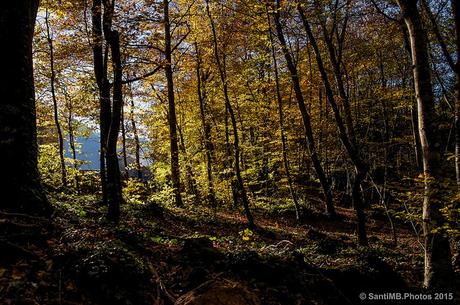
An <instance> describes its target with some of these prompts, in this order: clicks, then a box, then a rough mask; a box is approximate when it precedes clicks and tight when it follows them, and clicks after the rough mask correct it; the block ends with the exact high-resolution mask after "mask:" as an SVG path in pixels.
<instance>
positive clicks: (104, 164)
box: [92, 0, 123, 221]
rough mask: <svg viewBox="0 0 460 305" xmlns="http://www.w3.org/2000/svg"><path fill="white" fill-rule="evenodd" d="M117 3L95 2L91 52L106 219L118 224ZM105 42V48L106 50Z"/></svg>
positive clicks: (119, 103)
mask: <svg viewBox="0 0 460 305" xmlns="http://www.w3.org/2000/svg"><path fill="white" fill-rule="evenodd" d="M113 10H114V2H111V1H108V0H104V1H101V0H93V7H92V13H93V17H92V35H93V37H92V38H93V39H92V48H93V60H94V74H95V77H96V82H97V86H98V88H99V104H100V141H101V152H100V176H101V185H102V199H103V202H104V204H107V205H108V214H107V218H108V219H109V220H112V221H118V218H119V214H120V204H121V202H122V200H123V198H122V194H121V177H120V165H119V163H118V155H117V142H118V134H119V132H120V121H121V107H122V106H123V95H122V66H121V55H120V37H119V33H118V32H117V31H113V30H112V18H113ZM104 39H105V41H106V44H105V46H104V43H103V42H104ZM109 50H110V51H111V55H112V56H111V60H112V68H113V69H112V70H113V102H112V103H111V101H110V87H111V85H110V83H109V80H108V77H107V71H108V69H107V67H108V60H109Z"/></svg>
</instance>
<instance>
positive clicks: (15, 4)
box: [0, 0, 52, 216]
mask: <svg viewBox="0 0 460 305" xmlns="http://www.w3.org/2000/svg"><path fill="white" fill-rule="evenodd" d="M38 3H39V1H38V0H29V1H1V2H0V41H1V42H2V44H3V46H4V48H3V52H4V56H5V57H4V58H5V60H4V62H3V65H2V73H1V78H0V160H2V170H1V171H0V190H1V193H2V196H3V198H2V200H1V204H0V209H4V210H10V211H15V212H20V213H27V214H37V215H44V216H49V215H50V214H51V212H52V209H51V206H50V205H49V203H48V201H47V199H46V196H45V194H44V192H43V190H42V187H41V185H40V179H39V174H38V169H37V127H36V120H35V93H34V81H33V71H32V69H33V65H32V39H33V33H34V26H35V18H36V16H37V9H38Z"/></svg>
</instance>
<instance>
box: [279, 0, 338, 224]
mask: <svg viewBox="0 0 460 305" xmlns="http://www.w3.org/2000/svg"><path fill="white" fill-rule="evenodd" d="M279 5H280V4H279V1H277V6H278V8H279ZM274 17H275V18H274V19H275V27H276V32H277V34H278V39H279V41H280V44H281V49H282V50H283V54H284V57H285V59H286V62H287V66H288V69H289V72H290V74H291V81H292V85H293V87H294V93H295V96H296V99H297V103H298V106H299V109H300V113H301V115H302V122H303V127H304V133H305V139H306V141H307V146H308V152H309V154H310V159H311V161H312V163H313V167H314V168H315V171H316V175H317V177H318V179H319V181H320V183H321V187H322V189H323V193H324V198H325V200H326V212H327V213H328V214H329V215H331V216H334V215H335V208H334V203H333V200H332V191H331V186H330V183H329V180H328V179H327V177H326V174H325V173H324V169H323V167H322V165H321V161H320V160H319V157H318V152H317V150H316V145H315V139H314V136H313V130H312V127H311V119H310V114H309V113H308V110H307V108H306V106H305V102H304V97H303V94H302V89H301V86H300V80H299V74H298V71H297V68H296V66H295V65H294V61H293V60H292V57H291V54H290V52H289V50H288V47H287V43H286V39H285V37H284V33H283V29H282V27H281V22H280V13H279V11H278V10H277V12H276V13H275V14H274Z"/></svg>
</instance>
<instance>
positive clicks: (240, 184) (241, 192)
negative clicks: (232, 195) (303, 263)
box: [206, 0, 255, 228]
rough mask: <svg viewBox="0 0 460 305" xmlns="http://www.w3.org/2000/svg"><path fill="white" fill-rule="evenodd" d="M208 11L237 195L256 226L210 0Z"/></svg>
mask: <svg viewBox="0 0 460 305" xmlns="http://www.w3.org/2000/svg"><path fill="white" fill-rule="evenodd" d="M206 12H207V15H208V18H209V22H210V24H211V31H212V35H213V48H214V57H215V59H216V64H217V68H218V69H219V75H220V80H221V82H222V86H223V91H224V99H225V105H226V109H227V111H228V114H229V116H230V121H231V124H232V131H233V149H234V152H233V153H234V159H233V162H234V169H235V176H236V190H237V193H238V194H237V195H238V198H240V199H241V200H242V202H243V208H244V211H245V214H246V218H247V221H248V226H249V227H250V228H254V227H255V225H254V219H253V217H252V213H251V210H250V208H249V200H248V196H247V193H246V189H245V187H244V181H243V177H242V176H241V168H240V144H239V137H238V127H237V123H236V116H235V113H234V111H233V107H232V104H231V102H230V98H229V95H228V86H227V75H226V74H227V73H226V71H225V59H224V63H222V61H221V58H220V55H219V49H218V45H217V33H216V28H215V25H214V21H213V19H212V16H211V12H210V10H209V0H206Z"/></svg>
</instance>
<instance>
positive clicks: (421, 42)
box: [397, 0, 453, 289]
mask: <svg viewBox="0 0 460 305" xmlns="http://www.w3.org/2000/svg"><path fill="white" fill-rule="evenodd" d="M397 2H398V4H399V7H400V8H401V11H402V15H403V18H404V21H405V23H406V25H407V29H408V31H409V38H410V45H411V53H412V64H413V67H414V69H413V71H414V85H415V94H416V98H417V104H418V121H419V134H420V139H421V146H422V153H423V155H422V156H423V171H424V183H425V192H424V199H423V232H424V236H425V278H424V285H425V287H427V288H443V289H446V288H448V287H452V284H453V283H452V279H453V271H452V265H451V259H452V255H451V251H450V245H449V240H448V238H447V237H446V236H445V235H444V234H445V232H438V231H437V229H438V228H439V227H442V225H443V223H444V222H445V220H444V218H443V216H442V213H441V212H440V209H441V208H442V207H443V202H442V199H441V197H442V190H441V187H440V184H441V183H442V179H443V178H444V175H443V170H442V167H441V166H442V161H441V160H442V157H441V154H442V153H441V142H440V140H441V139H440V136H441V135H440V133H439V132H438V130H439V126H438V119H437V115H436V112H435V101H434V95H433V86H432V81H431V71H430V62H429V59H428V41H427V36H426V32H425V29H424V28H423V24H422V20H421V17H420V15H419V12H418V9H417V2H418V1H417V0H398V1H397Z"/></svg>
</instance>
